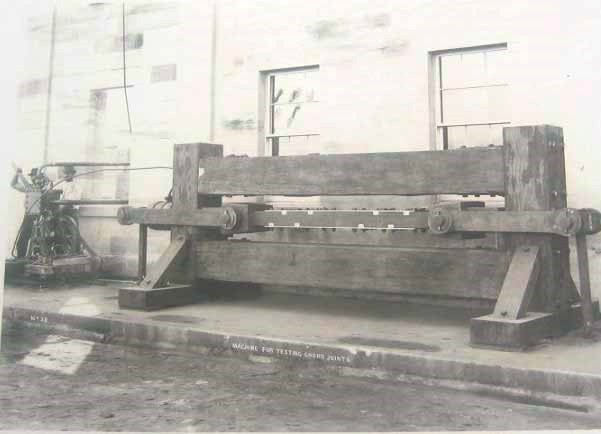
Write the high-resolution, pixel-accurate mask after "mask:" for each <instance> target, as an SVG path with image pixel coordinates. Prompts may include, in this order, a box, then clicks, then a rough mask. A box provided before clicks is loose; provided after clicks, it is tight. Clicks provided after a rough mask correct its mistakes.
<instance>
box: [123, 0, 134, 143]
mask: <svg viewBox="0 0 601 434" xmlns="http://www.w3.org/2000/svg"><path fill="white" fill-rule="evenodd" d="M121 36H122V38H121V39H122V40H123V50H122V51H123V93H124V94H125V108H126V109H127V123H128V125H129V134H130V135H131V133H132V132H131V116H130V114H129V100H128V98H127V72H126V65H125V2H123V29H122V31H121Z"/></svg>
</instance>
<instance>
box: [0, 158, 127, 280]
mask: <svg viewBox="0 0 601 434" xmlns="http://www.w3.org/2000/svg"><path fill="white" fill-rule="evenodd" d="M105 166H123V167H126V166H129V163H101V162H60V163H48V164H44V165H43V166H40V167H37V168H33V169H32V170H31V172H30V173H29V179H30V181H27V180H26V179H24V178H23V175H21V172H20V170H18V172H17V177H21V181H20V182H21V183H24V184H25V185H21V187H19V188H17V187H15V186H14V187H15V188H17V189H18V190H20V191H23V193H24V194H25V215H24V217H23V222H22V223H21V227H20V228H19V232H18V234H17V239H16V241H15V245H14V248H13V252H12V253H13V258H12V259H8V260H7V261H6V275H7V278H8V279H9V280H13V281H14V280H18V279H19V278H21V277H23V276H24V277H26V278H34V279H36V280H37V281H39V282H44V283H45V282H47V281H49V280H51V279H54V278H61V279H65V278H70V279H72V278H90V277H91V276H93V275H94V274H95V273H96V272H97V271H98V269H99V267H100V262H101V258H100V257H99V256H98V255H97V254H96V252H95V251H94V250H93V249H92V248H91V247H90V245H89V244H88V243H87V242H86V240H85V239H84V238H83V237H82V236H81V234H80V231H79V215H78V212H77V209H76V207H77V206H79V205H124V204H127V203H128V202H127V200H106V199H97V200H96V199H94V200H92V199H68V198H65V197H64V195H63V190H61V189H60V188H56V187H59V186H60V184H61V183H63V182H71V181H72V177H71V178H69V179H67V178H64V179H61V180H57V181H58V182H53V181H52V180H51V179H50V178H49V177H48V175H47V174H46V168H47V167H63V168H70V169H71V170H72V172H73V177H77V176H82V175H86V172H83V173H80V174H79V175H75V173H76V172H75V170H74V168H75V167H105ZM15 181H17V178H16V179H15ZM14 183H15V184H16V183H17V182H14Z"/></svg>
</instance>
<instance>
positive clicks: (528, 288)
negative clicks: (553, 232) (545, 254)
mask: <svg viewBox="0 0 601 434" xmlns="http://www.w3.org/2000/svg"><path fill="white" fill-rule="evenodd" d="M539 273H540V250H539V248H538V247H537V246H523V247H520V248H518V249H516V251H515V252H514V253H513V256H512V258H511V263H510V264H509V269H508V270H507V275H506V276H505V280H504V281H503V286H502V287H501V292H500V293H499V298H498V299H497V304H496V305H495V310H494V312H493V315H494V316H496V317H498V318H500V319H520V318H523V317H524V316H526V311H527V309H528V304H529V303H530V300H531V299H532V293H533V291H534V285H535V284H536V281H537V279H538V276H539Z"/></svg>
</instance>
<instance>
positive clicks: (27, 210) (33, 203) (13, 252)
mask: <svg viewBox="0 0 601 434" xmlns="http://www.w3.org/2000/svg"><path fill="white" fill-rule="evenodd" d="M155 169H168V170H172V169H173V167H170V166H148V167H128V168H125V169H97V170H90V171H88V172H83V173H80V174H78V175H73V176H70V177H68V178H61V179H59V180H58V181H57V182H56V183H54V184H53V185H52V189H54V188H55V187H56V186H57V185H60V184H62V183H63V182H66V181H67V180H68V179H75V178H79V177H81V176H86V175H92V174H94V173H100V172H117V171H119V172H135V171H138V170H155ZM52 189H50V190H46V191H45V192H43V193H42V194H41V195H40V197H38V198H37V199H36V200H35V201H33V202H32V204H31V205H30V206H29V208H27V209H26V210H25V215H27V214H29V211H31V210H32V209H33V207H34V206H36V205H37V204H38V202H39V201H40V200H42V198H43V197H44V196H46V195H47V194H48V193H50V192H51V191H52ZM22 228H23V225H22V224H21V227H20V228H19V231H18V233H17V237H16V238H15V242H14V243H13V247H12V249H11V255H12V256H13V257H16V256H15V249H16V247H17V242H18V241H19V237H20V235H21V230H22Z"/></svg>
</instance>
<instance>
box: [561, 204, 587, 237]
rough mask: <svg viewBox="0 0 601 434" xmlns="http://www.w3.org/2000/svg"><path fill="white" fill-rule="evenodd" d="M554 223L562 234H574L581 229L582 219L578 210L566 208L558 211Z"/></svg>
mask: <svg viewBox="0 0 601 434" xmlns="http://www.w3.org/2000/svg"><path fill="white" fill-rule="evenodd" d="M555 224H556V225H557V228H558V229H559V232H560V233H561V234H563V235H576V234H577V233H578V232H580V229H582V219H581V217H580V213H579V212H578V210H575V209H573V208H568V209H566V210H563V211H561V212H560V213H559V215H558V216H557V217H556V220H555Z"/></svg>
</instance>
